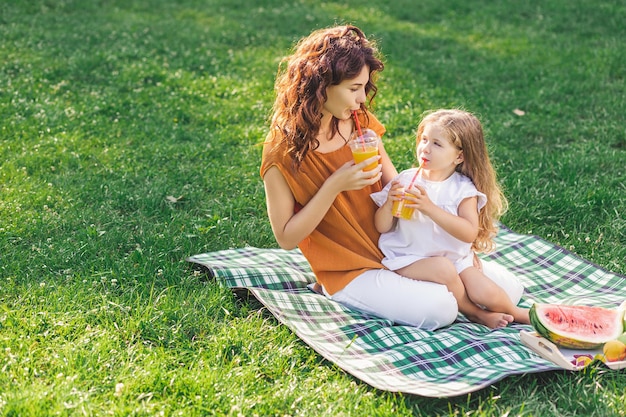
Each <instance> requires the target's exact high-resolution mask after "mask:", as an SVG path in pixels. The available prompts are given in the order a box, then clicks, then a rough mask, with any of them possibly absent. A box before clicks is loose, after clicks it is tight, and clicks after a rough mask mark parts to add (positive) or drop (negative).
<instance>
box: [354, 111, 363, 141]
mask: <svg viewBox="0 0 626 417" xmlns="http://www.w3.org/2000/svg"><path fill="white" fill-rule="evenodd" d="M352 115H353V116H354V123H355V124H356V130H357V131H358V132H359V137H363V132H361V123H359V118H358V117H357V115H356V110H355V111H353V112H352Z"/></svg>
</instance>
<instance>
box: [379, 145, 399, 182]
mask: <svg viewBox="0 0 626 417" xmlns="http://www.w3.org/2000/svg"><path fill="white" fill-rule="evenodd" d="M378 153H379V154H380V164H381V165H382V166H383V176H382V178H381V180H382V183H383V187H384V186H385V185H386V184H387V183H388V182H389V181H391V180H392V179H393V178H395V177H396V175H398V171H397V170H396V167H395V166H394V165H393V162H391V158H389V155H388V154H387V151H386V150H385V147H384V146H383V141H382V140H381V141H380V142H379V145H378Z"/></svg>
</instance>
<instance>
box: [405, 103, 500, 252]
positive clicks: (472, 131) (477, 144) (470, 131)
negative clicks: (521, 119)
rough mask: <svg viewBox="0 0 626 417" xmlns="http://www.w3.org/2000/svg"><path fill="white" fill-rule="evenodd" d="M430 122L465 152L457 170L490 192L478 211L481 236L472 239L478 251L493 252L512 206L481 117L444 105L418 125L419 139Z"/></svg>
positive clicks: (479, 187) (480, 188)
mask: <svg viewBox="0 0 626 417" xmlns="http://www.w3.org/2000/svg"><path fill="white" fill-rule="evenodd" d="M428 124H431V125H432V124H436V125H437V126H439V127H440V128H441V129H443V130H444V131H445V132H446V133H447V134H448V137H449V138H450V140H451V141H452V143H453V144H454V145H455V146H457V147H458V148H459V149H460V150H461V151H462V152H463V162H462V163H460V164H459V165H457V167H456V171H457V172H460V173H461V174H463V175H465V176H467V177H469V178H470V179H471V180H472V182H473V183H474V185H475V186H476V188H477V189H478V191H480V192H482V193H484V194H485V195H486V196H487V204H486V205H485V207H483V209H482V210H480V212H479V215H478V220H479V224H478V236H477V237H476V240H475V241H474V242H473V243H472V249H473V250H474V251H476V252H491V251H493V250H494V249H495V246H496V245H495V243H494V241H493V238H494V237H495V236H496V234H497V232H498V229H497V222H498V220H499V219H500V217H501V216H502V215H503V214H504V213H505V212H506V210H507V209H508V202H507V200H506V197H505V196H504V194H503V192H502V189H501V187H500V184H499V183H498V180H497V178H496V172H495V169H494V168H493V166H492V165H491V161H490V159H489V153H488V151H487V144H486V143H485V136H484V134H483V128H482V125H481V124H480V121H479V120H478V119H477V118H476V116H474V115H473V114H472V113H469V112H467V111H464V110H458V109H441V110H436V111H434V112H431V113H428V114H427V115H426V116H425V117H424V118H423V119H422V121H421V122H420V124H419V126H418V127H417V141H418V142H419V140H420V138H421V137H422V133H423V132H424V127H425V126H426V125H428Z"/></svg>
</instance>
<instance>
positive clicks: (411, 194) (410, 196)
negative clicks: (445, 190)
mask: <svg viewBox="0 0 626 417" xmlns="http://www.w3.org/2000/svg"><path fill="white" fill-rule="evenodd" d="M404 200H405V203H404V204H405V206H407V207H412V208H414V209H416V210H419V211H420V212H422V213H423V214H425V215H427V216H428V215H429V213H431V212H432V210H433V209H434V208H437V206H436V205H435V204H434V203H433V202H432V200H431V199H430V197H428V193H427V192H426V189H425V188H424V187H422V186H421V185H417V184H413V186H412V187H411V188H409V189H408V190H406V191H405V194H404Z"/></svg>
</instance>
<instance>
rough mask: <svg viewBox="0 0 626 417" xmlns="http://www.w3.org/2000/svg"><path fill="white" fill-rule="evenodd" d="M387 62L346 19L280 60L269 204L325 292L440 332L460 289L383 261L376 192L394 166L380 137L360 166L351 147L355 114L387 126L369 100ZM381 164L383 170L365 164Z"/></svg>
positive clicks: (276, 224) (275, 225)
mask: <svg viewBox="0 0 626 417" xmlns="http://www.w3.org/2000/svg"><path fill="white" fill-rule="evenodd" d="M383 67H384V65H383V62H382V61H381V60H380V58H379V57H378V51H377V49H376V47H375V45H374V44H373V43H372V42H370V41H368V40H367V38H366V37H365V35H364V34H363V32H362V31H361V30H360V29H359V28H357V27H355V26H349V25H348V26H337V27H331V28H327V29H322V30H317V31H315V32H313V33H311V35H309V36H308V37H305V38H303V39H302V40H300V42H299V43H298V44H297V46H296V48H295V51H294V53H293V54H292V55H291V56H289V57H287V58H285V59H284V60H283V62H282V63H281V65H280V66H279V72H278V76H277V79H276V86H275V87H276V94H277V96H276V101H275V103H274V107H273V116H272V119H271V126H270V132H269V134H268V136H267V139H266V142H265V144H264V147H263V160H262V164H261V176H262V177H263V181H264V185H265V194H266V200H267V211H268V216H269V220H270V223H271V226H272V231H273V232H274V236H275V237H276V241H277V242H278V244H279V245H280V247H282V248H284V249H293V248H295V247H296V246H297V247H299V248H300V250H301V251H302V253H303V254H304V256H305V257H306V258H307V260H308V261H309V263H310V264H311V268H312V270H313V272H314V273H315V275H316V277H317V281H318V284H319V285H320V286H321V289H322V291H323V293H324V294H325V295H326V296H327V297H329V298H330V299H333V300H336V301H337V302H339V303H342V304H344V305H345V306H347V307H349V308H354V309H358V310H361V311H363V312H366V313H369V314H373V315H376V316H379V317H383V318H386V319H389V320H392V321H393V322H395V323H400V324H408V325H413V326H417V327H421V328H424V329H429V330H433V329H437V328H440V327H443V326H446V325H448V324H450V323H452V322H453V321H454V320H455V318H456V316H457V313H458V309H457V303H456V300H455V298H454V296H453V295H452V294H451V293H450V292H449V291H448V290H447V288H446V286H444V285H441V284H437V283H434V282H425V281H417V280H412V279H409V278H406V277H403V276H401V275H399V274H397V273H395V272H392V271H389V270H387V269H385V268H384V267H383V265H382V264H381V260H382V258H383V255H382V253H381V251H380V250H379V249H378V238H379V233H378V232H377V231H376V228H375V226H374V213H375V211H376V205H375V204H374V202H373V201H372V199H371V198H370V194H371V193H373V192H376V191H380V190H381V189H382V187H383V186H384V185H385V184H386V183H387V182H389V181H390V180H391V179H392V178H393V177H395V176H396V174H397V171H396V169H395V168H394V166H393V164H392V163H391V160H390V159H389V156H388V155H387V153H386V151H385V149H384V146H383V144H382V143H380V144H379V155H377V156H374V157H371V158H369V159H366V160H365V161H363V162H361V163H358V164H355V163H354V162H353V160H352V154H351V151H350V147H349V146H348V144H347V141H348V138H349V137H350V135H351V134H352V132H354V131H355V128H356V126H355V121H354V119H353V117H352V115H353V113H354V112H355V111H358V119H359V123H360V125H361V127H362V128H363V129H364V128H369V129H372V130H374V131H375V132H376V133H377V134H378V135H379V136H382V135H383V134H384V133H385V128H384V127H383V126H382V125H381V124H380V122H379V121H378V120H377V119H376V118H375V117H374V115H372V114H371V113H369V112H368V110H367V106H366V103H369V104H371V101H372V99H373V98H374V96H375V95H376V84H375V81H376V75H377V74H378V73H379V72H380V71H382V70H383ZM355 114H356V113H355ZM375 161H378V162H379V165H378V167H377V168H376V169H373V170H371V171H365V170H363V168H365V167H366V166H368V165H369V164H370V163H373V162H375ZM446 266H447V265H445V264H444V265H443V266H442V268H444V269H445V268H446ZM433 271H435V272H434V273H436V271H437V266H436V264H435V265H433Z"/></svg>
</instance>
